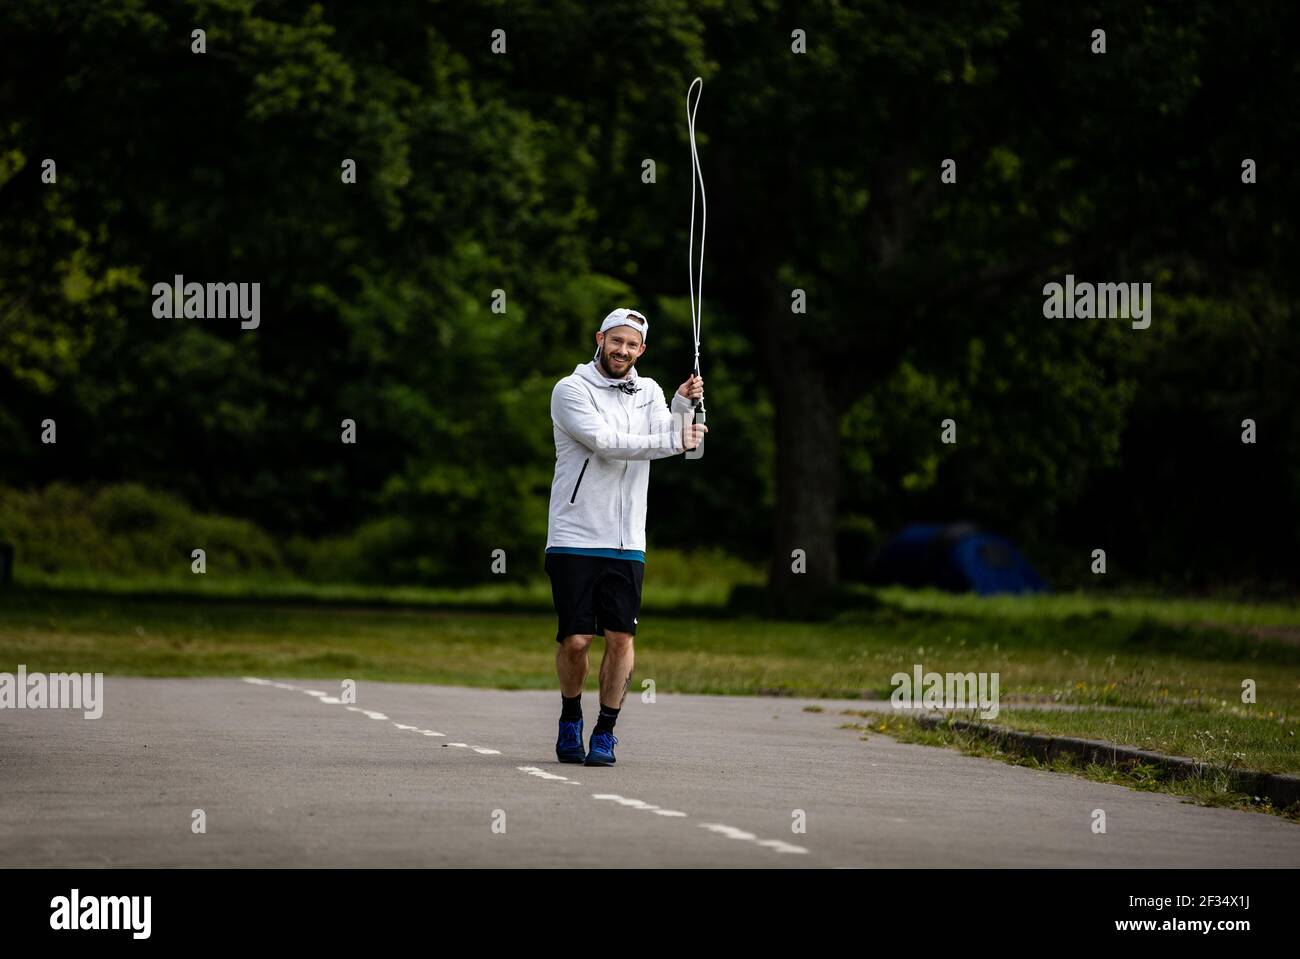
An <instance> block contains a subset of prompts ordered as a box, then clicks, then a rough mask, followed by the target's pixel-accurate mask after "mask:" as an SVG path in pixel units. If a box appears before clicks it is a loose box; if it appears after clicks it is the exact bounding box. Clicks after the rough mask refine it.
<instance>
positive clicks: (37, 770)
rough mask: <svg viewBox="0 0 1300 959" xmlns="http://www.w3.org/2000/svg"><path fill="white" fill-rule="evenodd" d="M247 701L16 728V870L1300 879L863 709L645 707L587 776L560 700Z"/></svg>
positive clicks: (0, 821) (1233, 846)
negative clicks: (559, 725)
mask: <svg viewBox="0 0 1300 959" xmlns="http://www.w3.org/2000/svg"><path fill="white" fill-rule="evenodd" d="M253 679H254V680H255V681H249V680H240V679H134V678H120V677H111V676H110V677H108V678H107V680H106V681H105V700H106V705H105V709H104V715H103V717H102V718H101V719H98V720H87V719H84V718H82V715H81V713H80V712H73V711H70V710H49V709H43V710H13V709H3V710H0V866H3V867H15V866H18V867H23V866H40V867H44V866H60V867H87V866H89V867H95V866H218V867H229V866H253V867H257V866H324V867H332V866H472V867H502V866H505V867H513V866H556V867H561V866H562V867H569V866H613V867H645V866H695V867H700V866H737V867H758V868H770V867H790V866H796V867H818V868H822V867H858V868H869V869H871V868H882V867H895V866H922V867H924V866H1090V867H1120V866H1168V867H1193V866H1213V867H1231V866H1244V867H1257V866H1269V867H1273V866H1276V867H1283V866H1286V867H1295V866H1300V826H1297V825H1296V824H1293V823H1290V822H1286V821H1284V820H1281V819H1279V818H1277V817H1273V816H1266V815H1262V814H1258V813H1249V812H1239V811H1234V810H1225V809H1209V808H1204V807H1200V806H1196V805H1193V804H1190V803H1186V802H1183V801H1180V800H1179V799H1177V798H1174V797H1170V796H1165V795H1159V794H1152V793H1140V792H1135V791H1132V790H1128V789H1125V788H1123V787H1119V786H1108V785H1102V784H1097V783H1091V782H1088V781H1086V780H1083V779H1079V778H1075V777H1072V776H1067V775H1060V774H1055V773H1048V772H1042V771H1036V770H1031V769H1026V768H1021V767H1016V766H1009V765H1006V764H1004V763H1000V762H996V761H991V760H984V759H975V758H970V757H965V756H962V755H960V754H959V753H956V752H954V751H951V750H946V749H936V748H932V747H927V746H913V745H904V744H900V743H897V742H895V741H894V740H892V739H890V738H889V737H887V736H883V735H872V736H871V737H870V738H869V739H868V740H866V741H862V740H861V739H859V735H858V733H856V732H854V731H851V730H843V729H839V728H837V727H838V725H839V724H840V723H842V722H845V718H844V717H843V716H840V715H839V714H838V712H837V710H838V709H839V708H844V707H848V708H857V709H860V708H862V706H863V704H862V703H849V702H845V703H837V702H828V701H820V702H819V703H818V705H821V706H822V707H823V708H824V710H825V711H824V712H820V713H810V712H804V711H803V707H804V706H805V705H808V704H809V702H810V701H809V700H803V699H775V698H748V697H745V698H741V697H722V696H678V695H671V694H663V693H660V694H659V696H658V700H657V702H654V703H643V702H642V701H641V699H640V697H639V696H638V695H636V693H635V691H633V692H632V693H629V696H628V701H627V704H626V706H625V708H624V710H623V715H622V718H620V720H619V723H618V728H617V730H616V734H617V735H618V737H619V741H620V742H619V746H618V747H617V750H616V752H617V755H618V758H619V763H618V765H617V766H615V767H611V768H586V767H582V766H571V765H562V764H560V763H558V762H557V761H556V759H555V753H554V744H555V728H556V719H557V718H558V714H559V694H558V693H550V692H548V693H539V692H505V691H498V690H485V689H465V688H458V687H444V686H427V685H410V684H394V683H372V682H362V683H360V684H359V685H358V687H357V702H356V704H355V705H354V706H352V707H351V708H349V705H348V704H346V703H343V702H337V701H335V702H330V701H328V700H330V699H337V698H338V696H339V691H340V689H339V684H338V682H337V681H335V680H331V681H325V680H322V681H305V680H288V681H284V682H283V683H278V684H277V682H274V681H272V680H271V679H270V678H263V677H254V678H253ZM309 691H311V692H309ZM313 693H315V695H313ZM584 708H585V710H586V713H587V722H588V727H587V728H588V732H589V731H590V728H591V725H592V724H594V718H595V712H596V708H597V703H596V695H595V693H594V691H589V692H588V693H587V695H586V696H585V698H584ZM558 777H563V778H558ZM1096 809H1101V810H1104V811H1105V816H1106V827H1107V828H1106V832H1105V834H1097V833H1094V832H1093V831H1092V823H1093V821H1094V818H1093V811H1094V810H1096ZM195 810H202V813H203V817H204V820H205V828H206V831H205V832H201V833H199V832H195V831H194V829H193V827H192V823H194V821H195V819H194V811H195ZM797 811H802V815H801V816H800V815H799V813H798V812H797ZM800 819H801V820H802V822H803V824H804V825H805V826H806V829H805V830H804V831H802V832H797V831H795V830H794V829H793V828H792V827H793V826H795V825H797V824H798V822H799V820H800Z"/></svg>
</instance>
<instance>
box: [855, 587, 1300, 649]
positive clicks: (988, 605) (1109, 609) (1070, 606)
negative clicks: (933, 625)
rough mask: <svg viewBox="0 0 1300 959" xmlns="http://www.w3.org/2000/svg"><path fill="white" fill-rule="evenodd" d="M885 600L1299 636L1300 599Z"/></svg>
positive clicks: (892, 591) (925, 607)
mask: <svg viewBox="0 0 1300 959" xmlns="http://www.w3.org/2000/svg"><path fill="white" fill-rule="evenodd" d="M876 595H877V597H878V598H879V599H880V600H881V601H883V602H884V603H886V604H887V605H889V606H892V607H894V608H896V609H901V610H905V611H907V612H916V613H922V612H924V613H935V614H938V615H941V616H947V617H951V616H959V617H967V618H972V619H1033V620H1042V621H1054V620H1061V619H1070V618H1074V617H1081V616H1082V617H1089V616H1092V617H1106V616H1114V617H1119V618H1125V619H1149V620H1153V621H1155V622H1159V623H1176V624H1180V625H1189V626H1190V625H1198V624H1210V625H1217V626H1242V627H1261V626H1265V627H1266V626H1276V627H1287V626H1292V627H1296V632H1297V638H1300V605H1298V604H1286V603H1246V602H1236V601H1230V600H1223V599H1162V598H1153V597H1150V596H1127V595H1124V594H1113V595H1108V594H1097V593H1047V594H1042V595H1034V596H976V595H973V594H969V593H961V594H954V593H945V592H941V591H939V590H908V589H902V588H901V587H889V588H886V589H881V590H878V591H877V592H876Z"/></svg>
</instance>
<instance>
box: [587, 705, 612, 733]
mask: <svg viewBox="0 0 1300 959" xmlns="http://www.w3.org/2000/svg"><path fill="white" fill-rule="evenodd" d="M616 722H618V710H617V709H614V708H613V707H612V706H606V705H605V704H604V703H601V704H600V715H599V716H598V717H596V728H595V729H593V730H592V732H593V733H612V732H613V731H614V724H615V723H616Z"/></svg>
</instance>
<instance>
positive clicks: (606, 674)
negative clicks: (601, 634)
mask: <svg viewBox="0 0 1300 959" xmlns="http://www.w3.org/2000/svg"><path fill="white" fill-rule="evenodd" d="M632 639H633V637H632V634H631V633H615V632H612V631H610V630H606V631H605V655H604V656H602V657H601V660H600V705H601V706H604V707H607V708H609V709H622V708H623V699H624V697H626V696H627V687H628V684H629V683H631V682H632V666H633V664H634V661H635V658H636V657H635V654H634V652H633V649H632Z"/></svg>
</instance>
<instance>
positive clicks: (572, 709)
mask: <svg viewBox="0 0 1300 959" xmlns="http://www.w3.org/2000/svg"><path fill="white" fill-rule="evenodd" d="M560 702H562V703H563V704H564V706H563V707H562V708H561V710H560V718H561V719H564V720H574V719H581V718H582V693H578V695H576V696H574V697H573V698H572V699H570V698H569V697H568V696H566V695H564V693H560Z"/></svg>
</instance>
